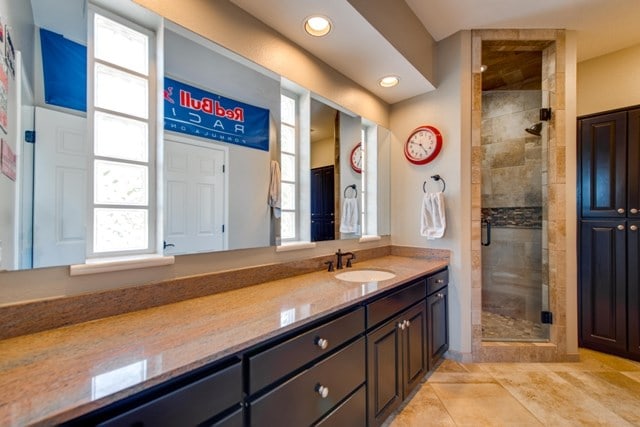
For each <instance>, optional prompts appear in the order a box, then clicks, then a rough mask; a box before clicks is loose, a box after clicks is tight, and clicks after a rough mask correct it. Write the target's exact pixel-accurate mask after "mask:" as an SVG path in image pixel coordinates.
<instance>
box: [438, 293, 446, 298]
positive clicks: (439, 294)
mask: <svg viewBox="0 0 640 427" xmlns="http://www.w3.org/2000/svg"><path fill="white" fill-rule="evenodd" d="M436 297H438V298H444V294H441V293H440V292H438V293H437V294H436Z"/></svg>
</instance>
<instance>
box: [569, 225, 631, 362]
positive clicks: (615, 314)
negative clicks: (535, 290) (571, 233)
mask: <svg viewBox="0 0 640 427" xmlns="http://www.w3.org/2000/svg"><path fill="white" fill-rule="evenodd" d="M626 236H627V230H626V222H625V221H611V220H605V221H596V220H593V221H592V220H589V221H582V223H581V230H580V292H579V294H580V295H579V298H580V313H581V314H580V328H581V334H580V335H581V337H580V338H581V339H580V344H581V345H584V346H586V347H590V348H593V349H596V350H602V351H609V352H614V353H622V352H625V351H626V348H627V311H626V306H627V294H626V289H627V277H626V273H627V272H626V264H627V263H626V249H627V248H626V247H627V244H626ZM636 259H637V258H636Z"/></svg>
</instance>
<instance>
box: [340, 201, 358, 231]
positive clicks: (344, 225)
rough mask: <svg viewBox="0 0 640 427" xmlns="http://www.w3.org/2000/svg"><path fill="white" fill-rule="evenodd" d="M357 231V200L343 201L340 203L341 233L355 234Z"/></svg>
mask: <svg viewBox="0 0 640 427" xmlns="http://www.w3.org/2000/svg"><path fill="white" fill-rule="evenodd" d="M357 231H358V199H356V198H355V197H352V198H348V199H344V201H343V202H342V216H341V220H340V232H341V233H356V232H357Z"/></svg>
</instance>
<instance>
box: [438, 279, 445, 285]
mask: <svg viewBox="0 0 640 427" xmlns="http://www.w3.org/2000/svg"><path fill="white" fill-rule="evenodd" d="M436 283H437V284H440V283H444V279H437V280H436Z"/></svg>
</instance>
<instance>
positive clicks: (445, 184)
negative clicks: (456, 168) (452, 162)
mask: <svg viewBox="0 0 640 427" xmlns="http://www.w3.org/2000/svg"><path fill="white" fill-rule="evenodd" d="M431 179H433V180H434V181H442V192H443V193H444V190H445V189H446V188H447V183H446V182H444V178H442V177H441V176H440V175H432V176H431ZM422 192H423V193H426V192H427V181H425V182H423V183H422Z"/></svg>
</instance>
